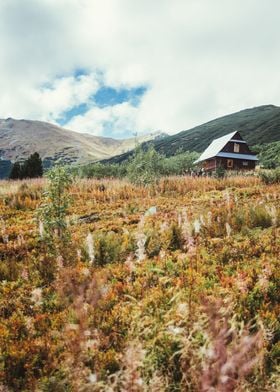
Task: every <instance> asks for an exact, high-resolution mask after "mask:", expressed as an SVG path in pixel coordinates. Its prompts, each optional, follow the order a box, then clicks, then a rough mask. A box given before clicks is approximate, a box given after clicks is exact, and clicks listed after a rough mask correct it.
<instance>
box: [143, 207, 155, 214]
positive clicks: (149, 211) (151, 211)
mask: <svg viewBox="0 0 280 392" xmlns="http://www.w3.org/2000/svg"><path fill="white" fill-rule="evenodd" d="M156 212H157V207H155V206H153V207H150V208H149V209H148V210H147V211H146V212H145V216H151V215H155V214H156Z"/></svg>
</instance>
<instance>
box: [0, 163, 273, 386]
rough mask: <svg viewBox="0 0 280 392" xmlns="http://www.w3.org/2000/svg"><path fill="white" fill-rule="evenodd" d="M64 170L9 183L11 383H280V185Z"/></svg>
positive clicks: (1, 321) (1, 241) (7, 346)
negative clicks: (78, 174) (89, 176)
mask: <svg viewBox="0 0 280 392" xmlns="http://www.w3.org/2000/svg"><path fill="white" fill-rule="evenodd" d="M59 170H60V169H59ZM59 173H60V174H59V176H58V173H57V172H56V173H50V175H49V178H50V180H49V181H51V182H47V181H46V180H45V179H41V180H32V181H31V180H30V181H25V182H21V181H17V182H1V183H0V217H1V219H0V225H1V230H0V233H1V234H0V279H1V283H0V317H1V318H0V389H1V390H3V391H6V390H7V391H61V392H62V391H108V392H109V391H137V392H138V391H139V392H140V391H152V392H153V391H154V392H155V391H197V392H198V391H199V392H200V391H210V390H213V391H237V390H239V391H251V392H264V391H276V390H277V389H278V387H279V381H280V380H279V373H278V372H277V371H278V370H277V369H279V368H278V367H277V366H278V364H277V361H278V359H279V353H280V344H279V336H280V335H279V334H280V324H279V319H278V316H279V310H280V308H279V289H280V287H279V282H280V276H279V265H278V264H279V254H280V184H278V185H277V184H274V185H270V186H267V185H265V184H263V183H261V181H260V179H258V178H255V177H247V178H245V177H232V178H226V179H221V180H219V179H214V178H190V177H187V176H185V177H169V178H162V179H161V180H159V182H158V183H157V185H155V184H152V185H149V186H145V187H142V186H138V187H137V186H134V185H132V184H131V183H129V182H127V181H124V180H122V181H120V180H77V181H75V182H72V183H71V178H69V177H68V176H67V173H65V172H64V171H63V170H62V171H60V172H59ZM38 207H40V209H39V212H38Z"/></svg>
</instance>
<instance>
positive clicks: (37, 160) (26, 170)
mask: <svg viewBox="0 0 280 392" xmlns="http://www.w3.org/2000/svg"><path fill="white" fill-rule="evenodd" d="M42 175H43V163H42V159H41V157H40V155H39V154H38V152H34V153H33V154H31V155H30V156H29V157H28V158H27V159H26V160H25V161H21V162H18V161H17V162H15V163H14V164H13V166H12V168H11V172H10V175H9V178H10V179H11V180H18V179H20V180H22V179H24V178H37V177H42Z"/></svg>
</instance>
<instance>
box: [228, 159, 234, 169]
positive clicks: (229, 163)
mask: <svg viewBox="0 0 280 392" xmlns="http://www.w3.org/2000/svg"><path fill="white" fill-rule="evenodd" d="M227 168H228V169H233V159H227Z"/></svg>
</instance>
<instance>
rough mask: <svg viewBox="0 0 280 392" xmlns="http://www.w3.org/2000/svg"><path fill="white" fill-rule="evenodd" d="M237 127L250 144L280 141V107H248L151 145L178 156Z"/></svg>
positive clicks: (123, 158)
mask: <svg viewBox="0 0 280 392" xmlns="http://www.w3.org/2000/svg"><path fill="white" fill-rule="evenodd" d="M235 130H236V131H240V133H241V135H242V136H243V137H244V139H245V140H246V141H247V142H248V143H249V145H250V146H254V145H256V144H262V143H271V142H277V141H280V107H277V106H274V105H265V106H259V107H256V108H252V109H245V110H242V111H240V112H237V113H233V114H229V115H227V116H223V117H220V118H218V119H215V120H212V121H209V122H207V123H205V124H202V125H199V126H197V127H195V128H192V129H189V130H186V131H182V132H180V133H177V134H175V135H172V136H168V137H165V138H164V139H162V140H155V141H153V142H148V144H149V143H152V144H153V145H154V147H155V149H156V150H157V151H159V152H161V153H163V154H165V155H166V156H171V155H174V154H175V153H176V151H178V149H182V150H183V151H197V152H201V151H203V150H204V149H205V148H206V147H207V146H208V145H209V144H210V143H211V141H212V140H213V139H216V138H218V137H220V136H223V135H226V134H227V133H230V132H232V131H235ZM146 145H147V144H146ZM129 155H130V154H129V153H126V154H122V155H120V156H118V157H114V158H112V159H110V160H108V162H122V161H124V160H126V159H127V158H128V156H129Z"/></svg>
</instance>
